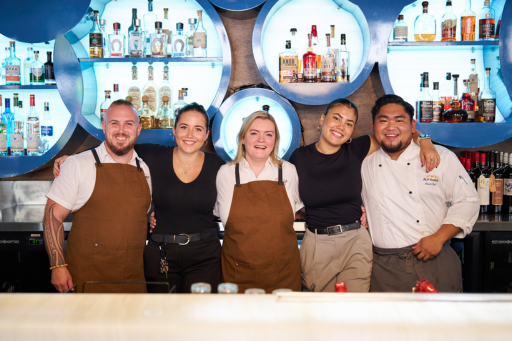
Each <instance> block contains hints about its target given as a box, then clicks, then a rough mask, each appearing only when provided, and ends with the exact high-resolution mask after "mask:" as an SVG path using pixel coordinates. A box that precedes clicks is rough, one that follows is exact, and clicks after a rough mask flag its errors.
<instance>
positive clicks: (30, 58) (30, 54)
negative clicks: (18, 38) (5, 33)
mask: <svg viewBox="0 0 512 341" xmlns="http://www.w3.org/2000/svg"><path fill="white" fill-rule="evenodd" d="M34 60H35V59H34V51H33V49H32V48H31V47H27V58H26V59H25V60H24V61H23V85H30V65H31V64H32V63H33V62H34Z"/></svg>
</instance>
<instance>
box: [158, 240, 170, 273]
mask: <svg viewBox="0 0 512 341" xmlns="http://www.w3.org/2000/svg"><path fill="white" fill-rule="evenodd" d="M163 245H164V247H162V243H160V245H158V248H159V249H160V273H161V274H163V273H165V278H167V273H168V272H169V263H167V257H166V256H165V245H166V244H165V243H163Z"/></svg>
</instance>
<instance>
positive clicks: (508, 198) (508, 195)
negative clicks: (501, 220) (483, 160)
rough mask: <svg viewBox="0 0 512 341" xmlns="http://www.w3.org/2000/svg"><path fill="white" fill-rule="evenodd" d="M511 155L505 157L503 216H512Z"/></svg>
mask: <svg viewBox="0 0 512 341" xmlns="http://www.w3.org/2000/svg"><path fill="white" fill-rule="evenodd" d="M511 159H512V158H511V157H510V154H507V153H505V155H503V162H504V163H505V164H507V166H506V167H505V169H504V170H503V205H502V207H501V211H502V212H503V214H512V166H511V165H510V161H511Z"/></svg>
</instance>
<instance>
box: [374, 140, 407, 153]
mask: <svg viewBox="0 0 512 341" xmlns="http://www.w3.org/2000/svg"><path fill="white" fill-rule="evenodd" d="M380 147H381V148H382V150H384V151H385V152H386V153H388V154H394V153H398V152H399V151H401V150H402V149H405V147H404V146H403V143H402V141H400V143H398V144H397V145H396V146H393V147H389V146H386V144H385V143H382V144H381V145H380Z"/></svg>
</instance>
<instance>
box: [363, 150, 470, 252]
mask: <svg viewBox="0 0 512 341" xmlns="http://www.w3.org/2000/svg"><path fill="white" fill-rule="evenodd" d="M435 147H436V149H437V152H438V153H439V155H440V157H441V163H440V164H439V166H438V167H437V168H435V169H434V170H432V171H430V173H427V172H426V170H425V166H423V167H422V166H421V161H420V148H419V147H418V146H417V145H416V144H415V143H411V144H410V145H409V146H408V147H407V148H406V149H405V150H404V152H403V153H402V154H401V155H400V157H399V158H398V160H396V161H393V160H392V159H391V157H390V156H389V155H388V154H387V153H386V152H384V151H383V150H382V149H379V150H377V151H376V152H375V153H373V154H372V155H370V156H368V157H366V159H365V160H364V162H363V165H362V168H361V174H362V177H363V202H364V205H365V208H366V214H367V216H368V224H369V229H370V234H371V236H372V240H373V244H374V245H375V246H377V247H382V248H400V247H405V246H408V245H412V244H416V243H417V242H418V241H419V240H420V239H421V238H423V237H427V236H429V235H432V234H434V233H435V232H437V230H438V229H439V228H440V227H441V225H443V224H452V225H454V226H456V227H459V228H460V229H461V230H462V231H461V232H460V233H459V234H457V236H455V237H456V238H463V237H464V236H465V235H466V234H468V233H470V232H471V230H472V229H473V225H474V224H475V222H476V220H477V218H478V212H479V208H480V201H479V198H478V194H477V192H476V189H475V187H474V186H473V183H472V181H471V179H470V177H469V175H468V173H467V172H466V170H465V169H464V168H463V167H462V165H461V163H460V161H459V160H458V159H457V157H456V156H455V154H453V153H452V152H451V151H449V150H448V149H446V148H444V147H441V146H437V145H436V146H435Z"/></svg>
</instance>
